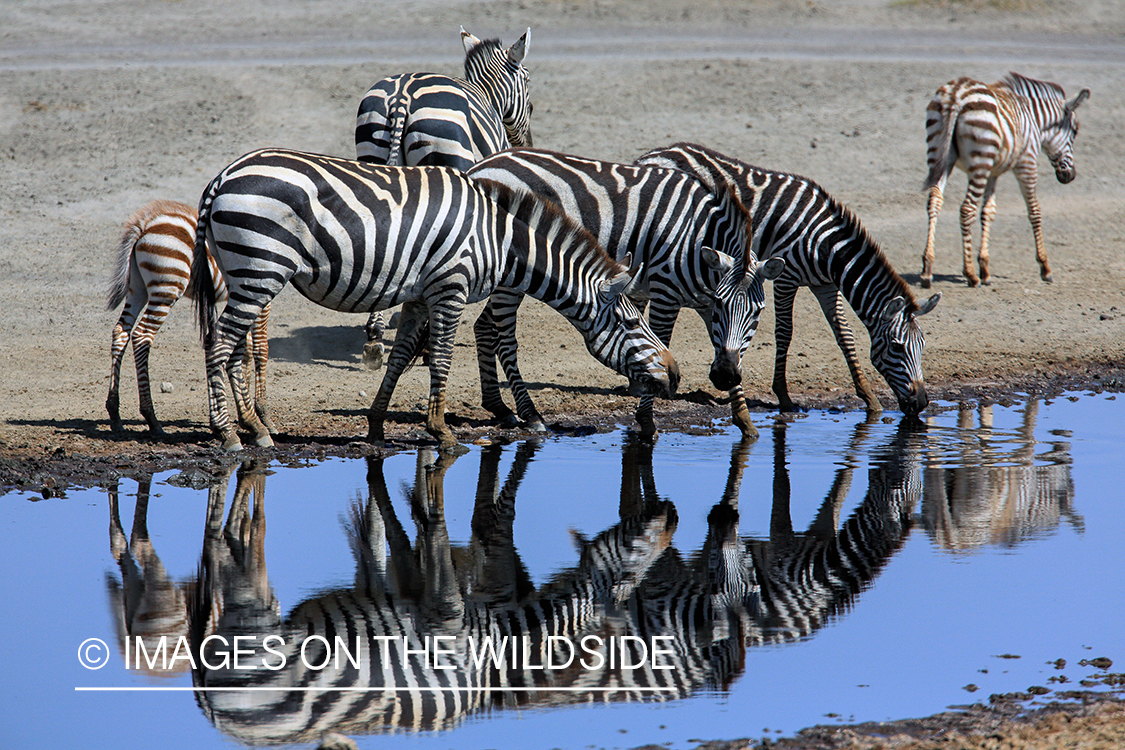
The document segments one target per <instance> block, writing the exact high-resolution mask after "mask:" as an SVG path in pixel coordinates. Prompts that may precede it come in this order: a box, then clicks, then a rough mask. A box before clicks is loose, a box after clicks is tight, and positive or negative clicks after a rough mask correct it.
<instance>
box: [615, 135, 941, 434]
mask: <svg viewBox="0 0 1125 750" xmlns="http://www.w3.org/2000/svg"><path fill="white" fill-rule="evenodd" d="M637 163H638V164H648V165H652V166H662V167H674V168H677V169H682V170H684V171H687V172H689V173H691V174H694V175H696V176H697V177H699V178H700V179H702V180H703V182H704V183H705V184H707V185H709V186H711V188H712V189H717V188H718V187H725V186H731V187H732V188H734V189H735V190H736V191H737V192H738V195H739V197H740V198H741V200H742V203H743V204H744V205H745V206H746V207H747V209H748V210H749V211H750V216H751V220H752V222H753V226H752V230H751V231H752V242H753V246H752V247H753V251H754V254H755V256H756V257H758V258H772V257H780V258H784V259H785V270H784V272H782V274H781V275H780V276H779V277H778V278H777V279H775V280H774V284H773V295H774V311H775V314H776V321H775V326H776V330H775V334H774V335H775V338H776V344H777V351H776V355H775V359H774V372H773V392H774V393H775V394H776V395H777V399H778V404H779V406H780V408H781V410H782V411H792V410H794V409H796V408H797V407H796V405H795V404H794V403H793V401H792V399H790V398H789V387H788V383H787V382H786V377H785V367H786V361H787V358H788V353H789V345H790V343H791V342H792V339H793V299H794V297H795V295H796V294H797V290H798V289H799V288H800V287H802V286H807V287H809V289H810V290H811V291H812V293H813V294H814V295H815V296H816V299H817V301H818V302H819V303H820V307H821V310H823V311H824V317H825V318H826V319H827V320H828V323H829V325H831V326H832V331H833V333H834V334H835V336H836V343H837V344H838V345H839V347H840V350H841V351H842V352H843V353H844V358H845V359H846V360H847V363H848V369H849V370H850V371H851V375H852V382H853V383H854V385H855V390H856V393H858V394H859V397H860V398H861V399H863V402H864V403H865V404H866V405H867V410H868V411H869V412H872V413H877V412H880V411H882V409H883V407H882V404H880V403H879V399H878V397H877V396H876V395H875V392H874V391H873V390H872V388H871V386H870V385H869V384H868V382H867V377H866V376H865V375H864V374H863V370H862V369H861V368H860V364H859V359H858V357H856V353H855V338H854V336H853V334H852V330H851V327H850V326H849V325H848V323H847V321H846V320H845V318H844V300H845V299H847V301H848V304H850V305H851V308H852V309H853V310H854V311H855V313H856V315H857V316H859V319H860V320H861V321H862V322H863V324H864V326H865V327H866V328H867V332H868V335H869V336H870V337H871V363H872V364H873V365H874V366H875V369H876V370H878V371H879V373H880V374H881V375H882V376H883V378H884V379H886V381H887V384H888V385H889V386H890V387H891V391H892V392H893V393H894V395H895V397H896V398H897V400H898V403H899V407H900V408H901V409H902V411H903V412H905V413H906V414H908V415H915V414H918V413H920V412H921V411H922V410H923V409H925V408H926V405H927V404H928V403H929V399H928V398H927V396H926V386H925V383H924V381H923V378H922V346H923V343H924V336H923V335H922V330H921V329H920V328H919V327H918V323H917V320H916V318H917V317H918V316H920V315H925V314H926V313H928V312H930V311H931V310H933V309H934V306H935V305H937V303H938V300H940V299H941V295H940V294H935V295H933V296H932V297H930V298H929V299H928V300H925V301H924V302H922V303H921V304H919V303H918V302H916V301H915V300H914V295H913V294H911V292H910V289H909V287H907V285H906V282H904V281H903V280H902V278H901V277H900V276H899V275H898V274H897V273H896V272H895V270H894V269H893V268H892V267H891V264H890V262H889V261H888V260H887V258H886V256H885V255H884V254H883V251H882V250H881V249H880V248H879V246H878V245H877V244H876V243H875V241H874V240H873V239H872V238H871V236H870V235H868V233H867V230H866V229H864V227H863V225H862V224H860V221H859V219H858V218H857V217H856V216H855V214H853V213H852V212H851V211H849V210H848V209H847V208H846V207H845V206H843V205H842V204H841V203H840V202H839V201H837V200H836V199H834V198H833V197H832V196H830V195H829V194H828V193H827V192H825V190H824V189H823V188H822V187H821V186H820V185H818V184H816V183H815V182H813V181H812V180H809V179H806V178H804V177H799V176H797V175H793V174H786V173H783V172H773V171H770V170H766V169H760V168H758V167H753V166H750V165H749V164H745V163H743V162H741V161H738V160H737V159H733V158H731V157H728V156H724V155H723V154H720V153H718V152H717V151H714V150H712V149H709V148H707V147H705V146H699V145H696V144H691V143H679V144H676V145H673V146H669V147H666V148H659V149H655V150H653V151H650V152H648V153H647V154H645V155H644V156H642V157H641V158H640V159H638V160H637Z"/></svg>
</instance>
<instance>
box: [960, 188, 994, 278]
mask: <svg viewBox="0 0 1125 750" xmlns="http://www.w3.org/2000/svg"><path fill="white" fill-rule="evenodd" d="M987 183H988V175H987V174H983V175H982V176H981V177H979V178H978V177H977V176H976V175H975V174H970V175H969V189H968V190H967V191H966V192H965V202H964V203H962V204H961V255H962V269H963V271H964V274H965V279H966V280H967V281H968V282H969V286H980V277H979V276H977V273H976V271H975V270H974V269H973V224H975V223H976V218H977V207H978V206H979V205H980V200H981V195H983V194H984V188H985V186H986V184H987Z"/></svg>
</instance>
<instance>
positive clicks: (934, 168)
mask: <svg viewBox="0 0 1125 750" xmlns="http://www.w3.org/2000/svg"><path fill="white" fill-rule="evenodd" d="M960 116H961V106H960V104H957V103H956V102H954V103H951V104H950V105H949V108H948V109H946V108H945V106H944V105H943V106H942V110H941V139H940V140H938V148H937V154H936V156H935V158H934V160H933V162H932V163H931V164H930V173H929V174H928V175H926V183H925V185H923V186H922V189H923V190H929V189H930V188H932V187H933V186H934V185H936V184H938V183H939V182H940V181H941V178H942V177H944V176H945V175H947V174H949V172H950V171H951V170H952V169H953V164H954V162H955V161H956V160H957V157H956V155H954V154H953V149H952V145H953V129H954V128H955V127H956V126H957V118H958V117H960Z"/></svg>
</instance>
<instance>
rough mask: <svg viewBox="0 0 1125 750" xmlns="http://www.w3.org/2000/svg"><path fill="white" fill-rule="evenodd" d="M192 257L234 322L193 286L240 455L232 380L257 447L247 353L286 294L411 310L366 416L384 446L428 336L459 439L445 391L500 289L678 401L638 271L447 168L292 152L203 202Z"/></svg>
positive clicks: (218, 402) (567, 226)
mask: <svg viewBox="0 0 1125 750" xmlns="http://www.w3.org/2000/svg"><path fill="white" fill-rule="evenodd" d="M199 224H200V231H199V232H198V233H197V236H196V243H195V257H196V258H197V259H198V258H201V257H203V256H204V255H205V254H206V253H207V252H208V249H209V248H210V251H211V254H212V255H213V256H214V257H215V259H216V261H217V262H218V264H219V267H220V268H221V269H222V272H223V277H224V279H225V281H226V283H227V286H228V288H229V290H230V297H229V300H228V302H227V305H226V307H225V308H224V309H223V311H222V314H221V315H219V314H218V311H217V309H216V307H215V304H214V299H215V298H214V294H213V285H212V280H211V277H210V276H209V275H208V274H202V273H197V274H195V275H194V276H193V281H192V283H193V290H194V292H195V297H196V303H197V305H198V311H197V312H198V315H199V321H200V330H201V332H202V336H203V340H204V344H205V347H206V349H207V380H208V393H209V406H210V418H211V426H212V428H213V429H214V430H215V431H216V432H217V433H218V434H219V435H220V436H221V438H222V441H223V445H224V447H226V448H227V449H231V450H237V449H238V448H240V447H241V443H240V441H239V438H238V435H237V434H236V433H235V431H234V429H233V428H232V427H231V425H230V424H229V417H228V414H227V409H226V396H225V394H224V391H223V374H224V370H225V371H226V373H227V375H228V376H229V378H230V379H231V383H232V390H234V392H235V394H236V406H237V407H238V414H239V421H240V422H241V423H242V424H243V425H244V426H245V427H246V428H248V429H250V430H251V431H253V432H254V435H255V441H256V442H257V443H258V444H259V445H270V444H272V441H271V440H270V437H269V434H268V432H267V431H266V429H265V428H264V427H263V426H262V424H261V423H260V422H259V421H258V419H257V417H256V415H255V414H254V413H253V412H251V411H249V410H248V409H246V408H245V407H246V405H245V404H243V403H242V402H241V401H240V400H239V399H238V398H237V394H238V393H239V388H238V384H239V383H240V382H241V377H242V374H241V362H240V361H239V359H238V358H237V357H234V356H232V355H233V354H234V353H235V349H236V346H237V345H238V343H239V342H240V341H241V340H242V338H243V337H244V335H245V332H246V329H247V327H248V326H249V325H250V324H251V323H252V322H253V321H254V319H255V318H256V317H257V315H258V312H259V311H260V310H261V309H262V308H263V307H265V305H267V304H268V303H269V302H270V301H271V300H272V299H273V298H274V297H276V296H277V294H278V293H280V292H281V290H282V289H283V288H284V287H285V285H286V284H288V283H290V282H292V284H293V286H294V287H295V288H296V289H297V290H298V291H299V292H300V293H301V294H303V295H305V297H307V298H308V299H309V300H311V301H313V302H316V303H317V304H319V305H322V306H324V307H328V308H330V309H333V310H339V311H341V312H371V311H373V310H382V309H386V308H388V307H391V306H393V305H398V304H402V305H403V312H402V322H401V324H400V326H399V329H398V333H397V336H396V340H395V346H394V348H393V349H392V351H391V356H390V359H389V361H388V363H387V372H386V374H385V376H384V378H383V383H382V385H381V386H380V388H379V392H378V395H377V396H376V397H375V400H374V401H373V402H372V404H371V408H370V410H369V412H368V439H369V440H371V441H372V442H375V443H382V442H383V439H384V430H383V423H384V421H385V418H386V413H387V408H388V406H389V405H390V400H391V396H392V394H393V392H394V388H395V385H396V383H397V382H398V378H399V376H400V375H401V374H402V372H403V370H405V368H406V366H407V365H408V364H409V362H410V360H411V359H412V357H413V356H414V354H415V353H416V352H417V351H419V349H420V347H421V346H422V345H423V342H422V334H423V333H424V332H428V336H429V339H428V346H429V351H430V357H429V369H430V400H429V408H428V411H427V416H426V429H427V431H428V432H429V433H430V434H431V435H433V436H434V437H435V438H437V440H438V442H439V445H440V447H441V449H442V450H444V451H455V450H457V449H458V447H459V446H458V443H457V440H456V438H455V437H454V436H453V433H452V432H451V431H450V430H449V428H448V427H447V426H446V424H445V384H446V381H447V379H448V375H449V365H450V358H451V355H452V352H453V343H454V336H455V334H456V331H457V325H458V323H459V322H460V318H461V314H462V312H463V311H464V308H465V305H467V304H469V303H472V302H476V301H479V300H482V299H484V298H485V297H487V296H488V295H489V294H491V293H492V292H493V290H495V289H496V288H497V287H505V288H511V289H514V290H517V291H520V292H523V293H526V294H529V295H531V296H533V297H535V298H537V299H540V300H542V301H543V302H545V303H547V304H548V305H550V306H552V307H554V308H555V309H556V310H558V311H559V312H560V313H562V314H563V315H564V316H565V317H566V318H567V319H568V320H569V321H570V322H571V324H572V325H574V326H575V328H577V329H578V331H579V332H580V333H581V334H582V336H583V338H584V339H585V342H586V347H587V349H588V350H589V351H590V353H591V354H593V355H594V357H596V358H597V359H598V360H599V361H600V362H602V363H603V364H605V365H607V366H608V367H612V368H613V369H615V370H617V371H618V372H620V373H622V374H624V375H626V376H627V377H630V378H633V379H636V380H639V381H641V382H642V383H644V384H645V386H646V387H648V388H650V389H653V390H655V391H658V392H661V393H669V392H674V391H675V388H676V385H677V383H678V380H679V373H678V369H677V367H676V363H675V360H674V359H673V358H672V355H671V353H670V352H669V351H668V349H667V348H666V347H665V346H664V345H663V344H662V343H661V342H660V340H659V339H657V338H656V336H655V335H654V334H653V333H652V330H651V329H650V328H649V327H648V324H647V323H645V322H644V320H643V319H642V318H641V316H640V312H639V311H638V310H637V308H636V306H635V305H634V304H633V303H632V302H631V301H630V300H629V298H628V295H627V294H626V292H627V291H628V288H629V287H630V286H631V284H632V281H633V280H632V277H631V276H630V274H629V271H628V269H627V268H626V267H624V266H622V265H621V264H619V263H617V262H616V261H614V260H613V259H612V258H610V257H609V256H608V255H606V254H605V252H604V251H599V250H598V249H597V245H596V242H595V241H594V239H593V237H591V236H590V235H589V233H587V232H585V231H583V230H582V229H581V227H579V226H577V225H575V224H574V223H573V222H571V221H569V220H568V219H567V218H566V217H565V216H563V215H562V214H561V213H559V212H558V211H556V210H554V209H553V208H552V207H551V206H550V205H549V204H547V203H546V202H544V201H542V200H540V199H538V198H536V197H535V196H532V195H527V194H520V193H516V192H513V191H511V190H509V189H507V188H505V187H503V186H501V185H498V184H495V183H490V182H488V181H484V180H480V181H475V180H470V179H469V178H468V177H466V176H465V175H464V174H462V173H461V172H458V171H456V170H453V169H449V168H445V167H388V166H381V165H372V164H364V163H362V162H356V161H349V160H346V159H339V158H335V157H330V156H322V155H318V154H306V153H300V152H296V151H287V150H283V149H264V150H260V151H255V152H252V153H250V154H247V155H246V156H243V157H242V158H240V159H238V160H236V161H235V162H233V163H232V164H231V165H230V166H228V167H226V168H225V169H224V170H223V171H222V172H220V173H219V175H218V176H217V177H215V179H213V180H212V181H211V183H210V184H209V185H208V186H207V189H206V190H205V191H204V193H203V196H202V198H201V200H200V210H199Z"/></svg>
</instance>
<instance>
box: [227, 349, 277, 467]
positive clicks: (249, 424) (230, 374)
mask: <svg viewBox="0 0 1125 750" xmlns="http://www.w3.org/2000/svg"><path fill="white" fill-rule="evenodd" d="M250 339H251V335H250V331H249V329H247V330H246V331H245V333H244V334H243V336H241V337H240V338H239V339H238V345H237V346H235V347H234V350H233V351H232V352H231V357H230V359H229V360H228V361H227V378H228V380H229V381H230V390H231V394H232V395H233V397H234V405H235V408H236V409H237V410H238V423H239V425H241V426H242V429H244V430H246V431H248V432H250V433H251V434H253V436H254V445H257V446H260V447H262V448H271V447H273V438H271V437H270V431H269V428H268V427H266V426H265V424H264V423H263V422H262V420H261V419H259V417H258V413H257V411H256V409H255V406H254V404H253V403H251V401H250V389H249V388H248V387H247V385H246V377H245V375H244V372H243V371H244V369H245V365H246V360H247V359H248V358H249V350H248V348H247V343H248V342H249V341H250Z"/></svg>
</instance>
